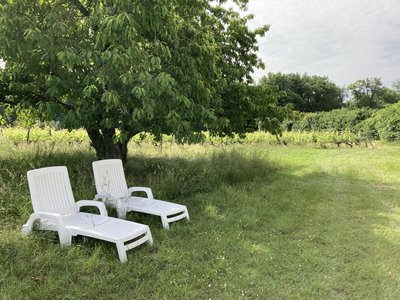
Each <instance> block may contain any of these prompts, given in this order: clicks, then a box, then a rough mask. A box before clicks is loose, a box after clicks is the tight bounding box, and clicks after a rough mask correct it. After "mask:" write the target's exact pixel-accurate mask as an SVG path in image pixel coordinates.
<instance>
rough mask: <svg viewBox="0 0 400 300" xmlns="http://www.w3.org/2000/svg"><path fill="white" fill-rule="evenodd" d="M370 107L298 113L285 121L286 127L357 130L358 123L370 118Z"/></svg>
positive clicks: (318, 129)
mask: <svg viewBox="0 0 400 300" xmlns="http://www.w3.org/2000/svg"><path fill="white" fill-rule="evenodd" d="M373 113H374V110H372V109H365V108H364V109H349V108H341V109H334V110H332V111H327V112H320V113H306V114H298V115H297V116H296V118H295V120H293V121H291V120H290V119H289V120H287V121H286V127H287V128H288V129H290V130H295V131H321V130H331V131H344V130H349V131H352V132H355V133H356V132H358V130H359V128H358V126H359V124H360V123H361V122H362V121H364V120H366V119H368V118H370V117H371V116H372V115H373Z"/></svg>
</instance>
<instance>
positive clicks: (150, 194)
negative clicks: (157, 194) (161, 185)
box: [128, 186, 154, 199]
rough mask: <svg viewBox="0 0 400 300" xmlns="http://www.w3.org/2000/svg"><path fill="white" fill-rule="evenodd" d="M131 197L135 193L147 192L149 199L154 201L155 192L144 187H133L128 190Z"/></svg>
mask: <svg viewBox="0 0 400 300" xmlns="http://www.w3.org/2000/svg"><path fill="white" fill-rule="evenodd" d="M128 192H129V195H132V193H133V192H145V193H146V195H147V198H149V199H154V197H153V192H152V190H151V188H148V187H143V186H132V187H130V188H129V189H128Z"/></svg>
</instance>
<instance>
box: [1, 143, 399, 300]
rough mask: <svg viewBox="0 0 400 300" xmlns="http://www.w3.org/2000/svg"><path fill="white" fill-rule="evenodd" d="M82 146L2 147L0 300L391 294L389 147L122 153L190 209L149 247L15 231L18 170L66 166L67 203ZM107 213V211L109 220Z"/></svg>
mask: <svg viewBox="0 0 400 300" xmlns="http://www.w3.org/2000/svg"><path fill="white" fill-rule="evenodd" d="M94 159H95V155H94V152H93V151H92V150H90V148H89V147H88V145H87V144H81V145H79V146H71V147H69V148H66V147H61V146H60V147H50V146H45V145H36V146H34V145H30V146H22V145H19V146H18V147H15V146H11V145H10V144H9V143H6V142H4V141H3V142H2V143H1V144H0V298H1V299H19V298H29V299H44V298H62V299H93V298H105V299H114V298H115V299H124V298H125V299H209V298H211V299H237V298H251V299H252V298H260V299H298V298H300V299H384V298H387V299H398V298H400V264H399V263H398V262H399V261H400V251H399V246H400V208H399V196H400V189H399V183H400V170H399V168H398V162H399V159H400V148H399V146H396V145H381V146H379V147H377V148H375V149H368V148H353V149H345V148H342V149H319V148H312V147H302V148H301V147H294V146H290V147H284V146H282V147H278V146H276V147H274V146H268V145H264V144H257V145H254V144H253V145H250V144H244V145H230V146H226V147H222V148H218V147H214V146H210V145H203V146H200V145H196V146H185V147H183V148H182V147H177V146H175V145H173V146H170V145H168V146H165V147H164V148H163V151H162V152H161V151H160V149H159V148H156V147H153V146H151V145H148V144H142V145H141V146H137V145H134V144H133V145H131V149H130V157H129V160H128V164H127V167H126V175H127V180H128V182H129V184H130V185H148V186H151V187H153V189H154V192H155V195H156V196H157V197H159V198H163V199H167V200H172V201H175V202H179V203H182V204H185V205H187V206H188V209H189V213H190V216H191V220H190V222H185V221H183V222H177V223H175V224H173V225H172V226H171V230H170V231H165V230H163V229H162V227H161V222H160V221H159V219H158V218H156V217H151V216H146V215H140V214H133V213H130V214H128V218H129V219H130V220H135V221H138V222H143V223H146V224H148V225H149V226H150V228H151V231H152V234H153V237H154V240H155V244H154V246H153V247H150V246H147V245H146V246H141V247H139V248H136V249H134V250H130V251H128V260H129V261H128V263H126V264H120V263H119V260H118V257H117V253H116V250H115V247H114V246H113V245H112V244H109V243H106V242H102V241H98V240H93V239H87V238H82V237H77V238H74V239H73V243H72V246H71V247H70V248H68V249H61V248H60V247H59V244H58V240H57V234H55V233H51V232H43V231H41V232H35V233H34V234H32V235H30V236H29V237H27V238H22V237H21V236H20V228H21V226H22V224H24V223H25V222H26V220H27V219H28V217H29V214H30V213H31V212H32V208H31V204H30V198H29V191H28V187H27V182H26V176H25V174H26V171H27V170H29V169H32V168H38V167H43V166H48V165H66V166H67V167H68V169H69V173H70V177H71V182H72V185H73V190H74V194H75V198H76V200H79V199H91V198H92V197H93V195H94V193H95V189H94V184H93V178H92V174H91V162H92V161H93V160H94ZM111 214H112V215H115V212H111Z"/></svg>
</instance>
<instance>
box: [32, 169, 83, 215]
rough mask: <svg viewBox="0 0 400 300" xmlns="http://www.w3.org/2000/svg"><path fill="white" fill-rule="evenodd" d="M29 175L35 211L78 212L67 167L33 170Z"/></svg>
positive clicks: (62, 213) (64, 213) (63, 213)
mask: <svg viewBox="0 0 400 300" xmlns="http://www.w3.org/2000/svg"><path fill="white" fill-rule="evenodd" d="M27 175H28V184H29V191H30V194H31V198H32V206H33V210H34V211H35V212H51V213H58V214H61V215H66V214H70V213H74V212H77V210H78V209H77V207H76V204H75V200H74V196H73V194H72V189H71V183H70V181H69V177H68V171H67V168H66V167H48V168H42V169H36V170H31V171H28V173H27Z"/></svg>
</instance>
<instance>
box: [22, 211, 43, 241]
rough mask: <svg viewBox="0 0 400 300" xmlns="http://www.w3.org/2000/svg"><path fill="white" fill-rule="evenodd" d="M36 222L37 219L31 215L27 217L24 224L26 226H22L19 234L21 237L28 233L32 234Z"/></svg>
mask: <svg viewBox="0 0 400 300" xmlns="http://www.w3.org/2000/svg"><path fill="white" fill-rule="evenodd" d="M36 220H39V218H38V217H36V216H34V215H31V216H30V217H29V220H28V222H26V224H24V225H23V226H22V228H21V234H22V235H23V236H25V235H28V234H29V233H31V232H32V230H33V226H34V224H35V221H36Z"/></svg>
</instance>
